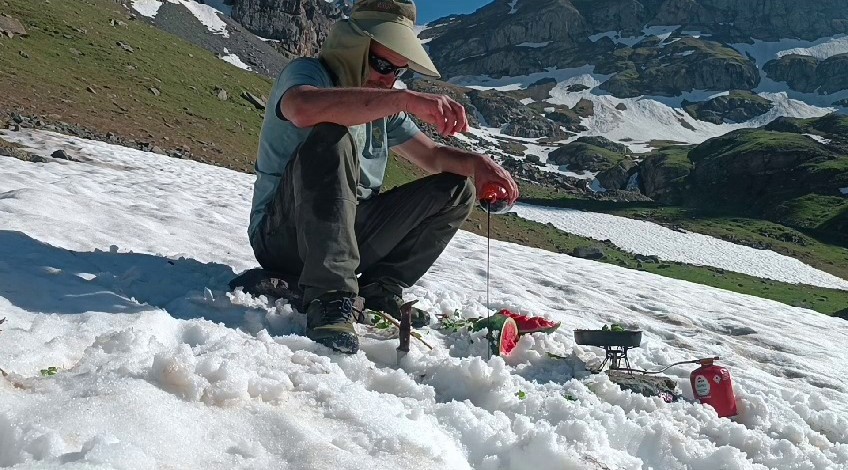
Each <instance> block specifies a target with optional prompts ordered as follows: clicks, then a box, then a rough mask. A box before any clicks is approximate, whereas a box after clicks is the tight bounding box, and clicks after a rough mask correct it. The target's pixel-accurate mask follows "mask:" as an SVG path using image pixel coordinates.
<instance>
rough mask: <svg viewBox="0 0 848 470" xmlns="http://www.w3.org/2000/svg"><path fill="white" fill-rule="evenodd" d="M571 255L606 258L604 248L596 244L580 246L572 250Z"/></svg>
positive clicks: (584, 257)
mask: <svg viewBox="0 0 848 470" xmlns="http://www.w3.org/2000/svg"><path fill="white" fill-rule="evenodd" d="M571 256H574V257H575V258H583V259H590V260H596V261H597V260H601V259H604V258H606V254H604V250H602V249H600V248H598V247H596V246H579V247H577V248H575V249H574V250H573V251H572V252H571Z"/></svg>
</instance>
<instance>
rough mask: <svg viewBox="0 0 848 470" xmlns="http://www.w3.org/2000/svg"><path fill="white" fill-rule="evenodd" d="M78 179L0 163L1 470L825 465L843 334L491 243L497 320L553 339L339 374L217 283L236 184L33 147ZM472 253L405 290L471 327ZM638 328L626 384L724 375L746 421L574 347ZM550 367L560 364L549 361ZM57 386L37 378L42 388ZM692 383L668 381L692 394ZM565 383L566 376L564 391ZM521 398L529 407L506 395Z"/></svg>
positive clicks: (232, 235)
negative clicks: (588, 331) (599, 370)
mask: <svg viewBox="0 0 848 470" xmlns="http://www.w3.org/2000/svg"><path fill="white" fill-rule="evenodd" d="M3 136H4V139H6V140H9V141H14V142H21V143H25V144H27V145H28V146H29V147H30V148H33V149H35V150H36V151H37V152H38V153H40V154H42V155H49V153H51V152H52V151H53V150H56V149H57V148H63V149H65V150H66V151H67V152H68V153H69V154H71V155H72V156H77V157H80V158H81V159H82V158H84V160H85V161H83V162H79V163H77V162H67V161H59V162H51V163H48V164H33V163H27V162H21V161H18V160H14V159H8V158H3V159H2V161H3V165H0V218H2V221H3V227H4V228H3V230H2V231H0V317H6V318H7V319H8V321H7V323H6V324H4V325H3V327H2V329H3V331H2V332H0V339H1V340H2V341H0V367H3V369H4V370H5V371H6V372H8V373H9V374H10V375H9V378H8V379H5V380H4V379H0V465H7V466H10V465H18V466H20V467H24V468H26V467H32V468H34V467H37V468H58V467H61V466H62V465H63V464H65V465H76V466H85V465H88V466H90V467H94V468H159V467H162V466H174V467H183V468H196V467H201V466H203V467H205V468H234V467H239V468H243V467H250V468H257V467H260V468H268V467H274V468H287V469H300V468H304V469H307V468H362V467H363V466H367V467H370V468H408V467H410V466H413V465H414V466H415V467H416V468H451V469H453V468H481V469H496V468H497V469H509V468H515V469H526V468H538V469H548V468H550V469H555V468H556V469H561V468H575V469H578V468H598V469H600V468H605V467H606V468H621V469H633V470H636V469H642V468H663V469H684V468H687V469H690V468H691V469H714V468H731V469H737V468H738V469H765V468H780V469H790V468H791V469H811V470H813V469H815V470H818V469H839V468H844V467H845V466H846V465H848V434H846V429H848V426H846V425H848V405H846V403H848V400H846V398H848V396H846V395H848V389H846V387H845V384H844V376H845V374H846V372H848V370H846V369H848V366H846V364H848V357H846V355H848V353H846V352H845V351H844V350H843V349H842V348H838V347H837V345H838V344H841V341H842V339H843V338H844V336H845V334H846V333H848V327H847V326H846V324H845V322H844V321H842V320H838V319H833V318H828V317H825V316H823V315H820V314H817V313H815V312H812V311H809V310H803V309H797V308H792V307H788V306H786V305H782V304H779V303H775V302H770V301H766V300H763V299H758V298H753V297H748V296H742V295H737V294H733V293H730V292H725V291H720V290H717V289H712V288H708V287H705V286H700V285H696V284H691V283H687V282H683V281H676V280H672V279H667V278H662V277H658V276H653V275H650V274H646V273H641V272H638V271H631V270H625V269H621V268H618V267H615V266H610V265H605V264H600V263H595V262H591V261H587V260H582V259H577V258H572V257H569V256H566V255H558V254H554V253H550V252H545V251H542V250H537V249H532V248H527V247H523V246H520V245H515V244H510V243H502V242H497V241H492V242H491V253H492V258H491V269H490V276H491V291H490V294H491V305H489V307H491V308H492V309H493V310H495V309H499V308H503V307H507V308H510V309H514V310H517V311H520V312H522V313H529V314H533V315H541V316H544V317H547V318H550V319H553V320H556V321H561V322H562V327H561V328H560V329H559V330H558V331H556V332H554V333H553V334H551V335H543V334H536V335H533V336H525V337H522V339H521V341H520V342H519V346H518V348H519V349H518V351H517V352H516V354H514V355H513V356H511V357H509V358H507V359H506V360H504V359H502V358H498V357H494V358H492V359H490V360H487V358H486V354H485V345H484V344H483V343H482V342H481V341H479V339H478V340H476V341H475V338H474V335H471V334H444V332H441V331H438V330H429V329H424V330H423V331H422V333H424V334H425V339H426V340H427V341H428V342H430V343H431V344H433V345H434V346H436V348H435V350H434V351H433V352H427V351H426V350H425V349H424V348H422V347H421V345H419V344H417V342H415V341H413V344H412V351H411V352H410V353H409V355H408V356H407V357H406V358H405V359H404V361H403V362H402V363H401V364H400V367H398V366H397V365H396V362H395V361H396V353H395V349H394V348H395V346H396V341H391V340H384V339H382V338H380V337H379V336H380V334H379V332H371V331H362V333H363V348H362V351H361V352H360V353H359V354H357V355H354V356H343V355H339V354H333V353H331V352H329V350H327V349H326V348H323V347H321V346H318V345H316V344H314V343H313V342H311V341H310V340H308V339H306V338H305V337H303V336H300V334H302V333H303V328H304V325H303V322H304V319H303V317H302V315H300V314H298V313H296V312H293V311H292V310H291V308H290V306H289V305H287V304H285V302H277V303H276V304H271V303H270V302H268V301H267V300H266V299H264V298H260V299H256V298H253V297H251V296H248V295H245V294H243V293H241V292H235V293H227V292H226V282H227V281H228V280H229V279H230V278H231V277H232V276H233V275H234V274H235V273H236V272H240V271H242V270H244V269H246V268H248V267H252V266H253V265H254V264H255V261H254V260H253V258H252V253H251V250H250V247H249V245H248V243H247V239H246V235H245V233H244V232H245V227H246V226H247V215H248V212H249V200H250V192H251V184H252V177H250V176H249V175H242V174H239V173H235V172H232V171H228V170H225V169H221V168H216V167H211V166H207V165H202V164H198V163H194V162H189V161H182V160H175V159H171V158H168V157H163V156H159V155H155V154H147V153H143V152H138V151H135V150H130V149H124V148H121V147H116V146H111V145H108V144H103V143H98V142H88V141H82V140H79V139H75V138H71V137H64V136H59V135H57V134H51V133H46V132H41V131H30V130H26V131H21V132H17V133H10V132H5V131H4V132H3ZM486 250H487V246H486V240H485V239H482V238H480V237H478V236H475V235H472V234H469V233H465V232H460V233H459V234H458V235H457V237H455V238H454V240H453V241H452V242H451V243H450V245H449V246H448V248H447V249H446V251H445V253H444V254H443V256H442V257H441V258H440V259H439V261H438V262H437V263H436V265H434V266H433V268H432V269H431V270H430V272H428V274H427V275H425V276H424V278H422V279H421V281H419V282H418V283H417V284H416V285H415V286H413V288H412V289H410V292H408V295H409V296H410V297H414V298H418V299H420V302H419V306H420V307H422V308H425V309H427V310H429V311H430V312H431V313H434V314H446V313H450V312H453V311H454V310H460V311H461V312H462V314H463V315H465V316H468V317H471V316H481V315H486V313H487V312H488V309H487V306H486V305H485V288H486V287H485V286H486V283H485V277H484V274H485V269H486ZM611 322H620V323H623V324H625V325H628V326H631V327H638V328H640V329H642V330H643V331H644V339H643V344H642V347H641V348H637V349H634V350H633V351H632V352H631V361H632V363H633V365H634V366H636V367H642V368H647V369H658V368H661V367H663V366H664V365H666V364H670V363H672V362H676V361H680V360H685V359H692V358H695V357H706V356H712V355H719V356H721V357H722V361H721V363H722V364H725V365H727V366H728V367H729V368H730V370H731V373H732V374H733V379H734V383H735V389H736V393H737V397H738V400H739V405H740V415H739V416H738V417H737V418H735V419H734V420H728V419H720V418H718V417H717V416H716V415H715V413H714V412H712V410H711V409H709V408H707V407H704V406H701V405H699V404H693V403H688V402H678V403H673V404H666V403H664V402H662V401H661V400H660V399H659V398H648V397H643V396H641V395H637V394H633V393H630V392H624V391H622V390H620V389H619V388H618V387H617V386H616V385H614V384H612V383H611V382H610V381H609V380H608V379H607V378H606V376H604V375H598V376H589V375H588V374H587V373H586V368H587V367H592V366H594V365H596V364H597V363H599V362H600V361H601V359H602V354H603V353H602V351H601V350H599V349H598V348H592V347H584V346H578V345H576V344H574V342H573V337H572V330H573V329H576V328H597V327H599V326H600V325H602V324H608V323H611ZM548 353H553V354H556V355H558V356H561V357H562V358H563V359H557V358H552V357H550V356H549V355H548ZM47 366H58V367H59V368H60V372H59V373H58V374H57V375H55V376H52V377H41V376H40V374H39V372H38V371H39V370H40V369H41V368H45V367H47ZM691 370H692V367H689V366H676V367H673V368H671V369H670V370H669V371H668V372H667V375H669V376H671V377H674V378H676V379H678V380H679V381H680V384H681V388H682V390H683V392H684V394H685V395H686V396H688V397H690V398H691V396H692V395H691V390H690V389H689V388H688V385H687V383H688V375H689V372H691ZM573 378H576V380H572V379H573ZM519 391H523V392H525V394H526V398H525V399H523V400H522V399H519V398H518V396H517V393H518V392H519Z"/></svg>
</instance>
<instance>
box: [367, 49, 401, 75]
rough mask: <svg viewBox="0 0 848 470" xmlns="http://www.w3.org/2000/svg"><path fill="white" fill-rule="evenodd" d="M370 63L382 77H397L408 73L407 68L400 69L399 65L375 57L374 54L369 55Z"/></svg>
mask: <svg viewBox="0 0 848 470" xmlns="http://www.w3.org/2000/svg"><path fill="white" fill-rule="evenodd" d="M368 63H369V64H371V67H372V68H373V69H374V70H376V71H377V73H379V74H381V75H392V74H394V76H395V77H397V76H399V75H400V74H402V73H404V72H406V69H407V67H398V66H397V65H395V64H393V63H391V62H389V61H388V60H386V59H384V58H382V57H379V56H376V55H374V53H373V52H369V53H368Z"/></svg>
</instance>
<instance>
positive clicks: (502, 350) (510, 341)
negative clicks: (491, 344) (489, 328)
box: [498, 318, 518, 356]
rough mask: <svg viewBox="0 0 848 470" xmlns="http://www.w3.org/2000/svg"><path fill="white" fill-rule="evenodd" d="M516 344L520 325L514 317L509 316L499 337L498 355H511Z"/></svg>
mask: <svg viewBox="0 0 848 470" xmlns="http://www.w3.org/2000/svg"><path fill="white" fill-rule="evenodd" d="M516 345H518V325H516V324H515V320H513V319H512V318H507V319H506V321H505V322H504V324H503V327H501V334H500V337H499V338H498V355H500V356H509V355H510V353H512V350H513V349H515V346H516Z"/></svg>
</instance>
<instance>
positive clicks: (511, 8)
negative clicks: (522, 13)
mask: <svg viewBox="0 0 848 470" xmlns="http://www.w3.org/2000/svg"><path fill="white" fill-rule="evenodd" d="M516 5H518V0H512V1H511V2H509V14H510V15H512V14H515V13H516V12H517V11H518V7H517V6H516Z"/></svg>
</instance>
